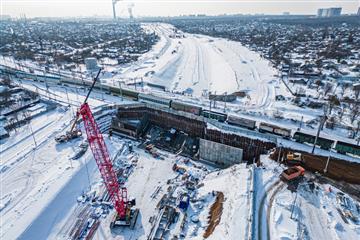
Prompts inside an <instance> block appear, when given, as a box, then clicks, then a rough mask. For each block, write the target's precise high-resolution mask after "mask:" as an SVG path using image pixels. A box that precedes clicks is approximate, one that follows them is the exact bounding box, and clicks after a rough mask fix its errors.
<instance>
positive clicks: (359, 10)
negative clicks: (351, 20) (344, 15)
mask: <svg viewBox="0 0 360 240" xmlns="http://www.w3.org/2000/svg"><path fill="white" fill-rule="evenodd" d="M357 15H358V16H360V7H359V8H358V13H357Z"/></svg>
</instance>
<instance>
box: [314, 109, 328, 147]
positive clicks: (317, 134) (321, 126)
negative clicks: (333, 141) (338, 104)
mask: <svg viewBox="0 0 360 240" xmlns="http://www.w3.org/2000/svg"><path fill="white" fill-rule="evenodd" d="M326 119H327V117H326V115H324V116H322V117H321V120H320V124H319V128H318V131H317V133H316V137H315V141H314V146H313V149H312V151H311V153H312V154H313V153H314V151H315V146H316V143H317V140H318V138H319V135H320V131H321V129H322V128H323V126H324V123H325V121H326Z"/></svg>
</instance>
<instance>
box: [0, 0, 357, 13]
mask: <svg viewBox="0 0 360 240" xmlns="http://www.w3.org/2000/svg"><path fill="white" fill-rule="evenodd" d="M131 4H133V5H134V8H133V14H134V16H135V17H145V16H152V17H156V16H160V17H164V16H179V15H189V14H206V15H221V14H282V13H283V12H290V14H307V15H314V14H316V12H317V9H318V8H323V7H342V8H343V10H342V13H344V14H351V13H356V12H357V9H358V7H359V1H358V0H332V1H331V0H316V1H314V0H292V1H289V0H276V1H274V0H253V1H249V0H224V1H220V0H195V1H191V0H148V1H146V0H123V1H119V2H118V3H117V5H116V11H117V15H118V16H119V17H127V16H128V11H127V8H128V6H129V5H131ZM0 12H1V14H2V15H11V16H12V17H19V16H20V15H26V17H86V16H88V17H91V16H95V15H98V16H108V17H112V0H98V1H94V0H73V1H71V0H63V1H61V0H52V1H49V0H1V3H0Z"/></svg>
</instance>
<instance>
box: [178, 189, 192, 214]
mask: <svg viewBox="0 0 360 240" xmlns="http://www.w3.org/2000/svg"><path fill="white" fill-rule="evenodd" d="M189 202H190V198H189V195H187V194H186V193H184V194H182V195H181V197H180V202H179V208H180V209H182V210H184V211H186V210H187V208H188V207H189Z"/></svg>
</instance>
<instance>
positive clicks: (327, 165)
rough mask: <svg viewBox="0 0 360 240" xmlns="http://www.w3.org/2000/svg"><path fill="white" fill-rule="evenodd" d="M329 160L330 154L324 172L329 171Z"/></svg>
mask: <svg viewBox="0 0 360 240" xmlns="http://www.w3.org/2000/svg"><path fill="white" fill-rule="evenodd" d="M329 162H330V155H329V157H328V159H327V161H326V165H325V168H324V173H327V169H328V166H329Z"/></svg>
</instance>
